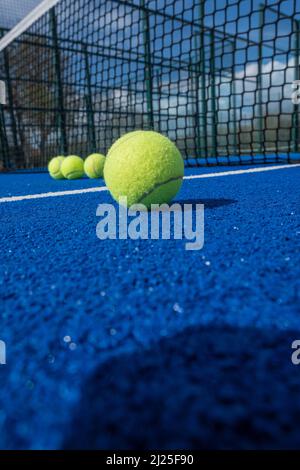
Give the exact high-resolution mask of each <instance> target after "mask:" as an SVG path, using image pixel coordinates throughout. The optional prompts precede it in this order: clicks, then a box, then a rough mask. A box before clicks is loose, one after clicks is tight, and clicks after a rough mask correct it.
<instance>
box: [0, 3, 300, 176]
mask: <svg viewBox="0 0 300 470" xmlns="http://www.w3.org/2000/svg"><path fill="white" fill-rule="evenodd" d="M0 18H1V15H0ZM1 26H2V29H0V34H1V35H2V36H4V35H5V34H6V32H7V30H6V29H5V28H4V27H3V25H1V19H0V27H1ZM0 80H3V81H5V83H6V88H7V103H6V105H5V106H2V107H0V145H1V148H0V165H1V167H2V168H4V169H14V168H17V169H21V168H40V167H45V166H46V165H47V162H48V160H49V158H50V157H51V156H54V155H60V154H61V155H68V154H78V155H81V156H83V157H84V156H86V155H88V154H89V153H91V152H94V151H99V152H101V153H106V151H107V150H108V148H109V147H110V145H111V143H112V142H113V141H114V140H115V139H116V138H118V137H119V136H120V135H122V134H124V133H125V132H128V131H131V130H135V129H154V130H156V131H159V132H162V133H163V134H165V135H167V136H169V137H170V138H171V139H172V140H173V141H175V142H176V144H177V145H178V147H179V149H180V150H181V152H182V155H183V156H184V158H185V160H186V165H187V166H193V165H207V164H234V163H237V164H240V163H247V164H249V163H259V162H261V163H264V162H277V161H286V162H294V161H297V160H299V159H300V157H299V152H300V127H299V126H300V124H299V112H300V105H298V104H296V103H294V102H293V101H292V93H293V91H294V89H293V86H294V87H297V81H298V80H300V2H299V1H296V0H279V1H271V0H270V1H269V2H265V3H264V4H261V3H260V2H259V1H256V0H148V1H147V0H126V1H125V0H124V1H122V0H61V1H60V2H58V4H56V5H55V6H54V7H53V8H51V9H50V10H49V11H47V12H46V13H45V14H44V15H43V16H42V17H40V18H39V19H38V20H37V21H36V22H34V23H33V25H32V26H31V27H30V28H29V29H28V30H27V31H25V32H23V33H22V34H21V35H20V36H19V37H17V38H16V39H15V40H14V41H13V42H12V43H11V44H9V45H8V46H7V47H6V48H4V50H3V51H1V52H0Z"/></svg>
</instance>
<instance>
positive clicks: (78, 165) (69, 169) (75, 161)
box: [61, 155, 84, 180]
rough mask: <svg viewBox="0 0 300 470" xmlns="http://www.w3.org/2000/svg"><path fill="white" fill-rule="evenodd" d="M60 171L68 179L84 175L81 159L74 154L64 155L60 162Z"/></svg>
mask: <svg viewBox="0 0 300 470" xmlns="http://www.w3.org/2000/svg"><path fill="white" fill-rule="evenodd" d="M61 172H62V174H63V176H64V177H65V178H67V179H68V180H75V179H78V178H82V176H83V175H84V169H83V160H82V158H80V157H77V156H76V155H70V156H69V157H66V158H65V159H64V161H63V162H62V164H61Z"/></svg>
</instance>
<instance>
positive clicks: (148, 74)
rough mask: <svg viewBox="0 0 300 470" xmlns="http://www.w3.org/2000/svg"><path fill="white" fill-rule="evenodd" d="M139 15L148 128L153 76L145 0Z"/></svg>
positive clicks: (151, 103) (152, 123)
mask: <svg viewBox="0 0 300 470" xmlns="http://www.w3.org/2000/svg"><path fill="white" fill-rule="evenodd" d="M141 15H142V25H143V40H144V60H145V83H146V100H147V118H148V127H149V128H150V129H153V128H154V117H153V76H152V63H151V37H150V22H149V13H148V11H147V9H146V7H145V0H142V1H141Z"/></svg>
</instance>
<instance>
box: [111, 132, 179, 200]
mask: <svg viewBox="0 0 300 470" xmlns="http://www.w3.org/2000/svg"><path fill="white" fill-rule="evenodd" d="M183 175H184V163H183V159H182V156H181V154H180V152H179V150H178V149H177V147H176V146H175V144H173V142H171V140H169V139H168V138H167V137H165V136H163V135H161V134H158V133H157V132H153V131H134V132H130V133H128V134H126V135H124V136H123V137H121V138H120V139H119V140H117V141H116V142H115V143H114V144H113V145H112V147H111V148H110V150H109V152H108V155H107V157H106V160H105V166H104V179H105V182H106V186H107V187H108V189H109V191H110V193H111V195H112V196H113V198H114V199H115V200H116V201H118V200H119V198H120V197H121V196H126V197H127V205H128V206H131V205H132V204H137V203H142V204H144V205H145V206H146V207H148V208H149V207H150V206H151V204H163V203H169V202H170V201H171V200H172V199H173V197H174V196H175V195H176V194H177V192H178V191H179V189H180V187H181V184H182V178H183Z"/></svg>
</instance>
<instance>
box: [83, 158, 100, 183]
mask: <svg viewBox="0 0 300 470" xmlns="http://www.w3.org/2000/svg"><path fill="white" fill-rule="evenodd" d="M104 163H105V156H104V155H101V153H92V155H89V156H88V157H87V158H86V159H85V161H84V171H85V174H86V175H87V176H88V177H89V178H103V168H104Z"/></svg>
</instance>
